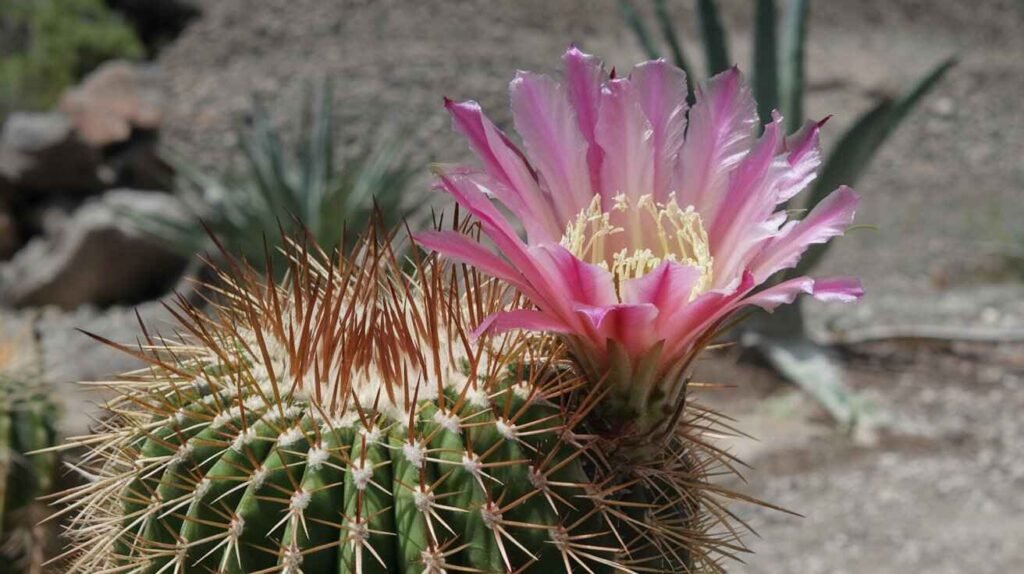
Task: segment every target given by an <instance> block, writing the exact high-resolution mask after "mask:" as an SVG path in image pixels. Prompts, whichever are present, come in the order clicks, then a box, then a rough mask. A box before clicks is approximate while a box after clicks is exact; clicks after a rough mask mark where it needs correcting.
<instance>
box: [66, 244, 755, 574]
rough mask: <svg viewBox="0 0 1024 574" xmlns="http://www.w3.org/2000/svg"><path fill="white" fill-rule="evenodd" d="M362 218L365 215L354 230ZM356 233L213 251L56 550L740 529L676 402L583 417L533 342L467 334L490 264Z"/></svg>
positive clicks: (718, 460)
mask: <svg viewBox="0 0 1024 574" xmlns="http://www.w3.org/2000/svg"><path fill="white" fill-rule="evenodd" d="M370 237H374V235H373V234H372V233H371V235H370ZM386 245H387V244H386V242H385V243H380V242H378V241H377V240H375V239H367V240H364V241H363V242H362V244H361V245H360V246H359V248H358V249H356V252H355V253H356V254H355V255H354V256H353V257H352V258H351V259H342V260H340V261H338V260H332V259H331V258H329V257H327V256H326V255H325V254H323V253H317V252H311V251H312V250H309V249H307V248H306V247H305V246H303V245H299V244H297V243H296V242H294V241H293V242H291V243H290V247H289V250H288V251H289V258H290V261H291V266H290V269H289V272H288V278H287V279H286V280H285V281H284V283H283V284H281V285H277V286H275V285H272V284H267V283H265V282H264V281H263V280H262V279H261V278H260V276H259V274H258V273H256V272H255V271H254V270H252V269H249V268H247V267H246V266H244V265H242V264H233V265H232V272H231V273H226V272H225V273H224V274H223V275H222V279H224V284H223V285H222V286H221V287H219V288H218V291H219V294H220V298H219V300H218V301H217V302H216V303H215V304H214V305H213V311H212V313H211V314H210V315H204V314H203V313H201V312H200V311H199V310H198V309H196V308H193V307H191V306H189V305H188V304H187V303H185V302H184V301H183V302H182V303H181V307H180V310H179V311H178V312H177V315H178V319H179V321H180V325H179V330H181V331H182V333H181V334H180V335H179V336H177V337H176V338H175V340H174V341H171V340H169V339H165V338H161V337H158V336H156V335H154V334H150V333H146V337H145V345H143V347H142V349H141V350H139V351H133V350H131V349H128V348H125V350H127V351H129V352H135V353H136V354H137V355H138V356H140V357H142V358H144V359H145V360H147V361H148V362H149V364H150V367H149V368H147V369H145V370H143V371H139V372H136V373H132V374H129V375H125V376H123V377H122V378H121V379H120V380H119V381H118V382H117V383H116V386H117V387H118V388H120V389H121V391H122V393H123V394H122V396H121V397H119V398H118V399H116V400H114V401H112V402H111V403H110V404H109V405H108V410H109V412H110V414H111V415H112V416H111V417H110V419H109V421H108V422H107V423H105V424H104V428H103V429H101V432H100V433H99V434H97V435H96V436H93V437H82V438H79V439H73V440H72V444H78V445H84V446H87V447H88V448H89V451H90V452H89V453H88V454H87V455H86V456H85V457H84V461H83V465H84V466H83V469H84V470H85V471H86V472H88V473H91V474H93V475H94V477H95V478H94V480H93V481H92V482H90V484H88V485H85V486H83V487H80V488H77V489H74V490H70V491H68V492H66V493H65V494H64V495H63V496H62V497H61V502H62V503H65V504H67V505H68V507H69V512H70V513H71V517H70V520H69V522H70V528H69V534H70V535H71V536H72V538H73V539H74V540H75V541H76V542H75V544H74V545H73V547H72V548H71V549H69V551H68V553H67V558H68V560H69V564H68V570H67V571H68V572H70V573H79V572H96V571H103V572H139V573H143V572H145V573H157V574H159V573H171V572H218V573H220V572H223V573H241V572H247V573H252V572H288V573H296V572H307V573H313V572H316V573H328V574H329V573H342V572H346V573H347V572H358V573H365V574H368V573H371V572H409V573H423V574H437V573H441V572H539V573H547V572H592V573H598V572H687V571H720V568H721V567H720V565H719V560H720V559H721V558H722V557H723V556H726V555H729V554H731V553H733V552H734V551H737V550H741V549H742V545H741V544H740V543H739V542H738V535H739V530H740V528H738V527H736V526H734V525H732V524H729V522H731V521H732V519H731V518H730V515H729V514H728V513H727V512H726V511H725V510H723V507H722V504H723V500H722V499H724V498H729V497H730V496H731V494H730V493H728V492H726V491H724V490H721V489H716V488H714V487H712V486H711V485H709V484H708V478H707V477H708V476H710V475H713V474H714V473H719V474H721V472H722V471H723V470H726V471H727V470H729V469H730V468H731V467H730V465H729V460H728V455H726V454H724V453H722V452H720V451H718V450H716V449H715V448H714V447H713V446H711V445H710V444H709V443H708V442H707V441H705V440H704V438H703V435H704V434H706V433H707V431H708V430H710V429H711V428H712V427H717V426H718V425H717V422H716V419H715V417H714V416H713V415H712V414H710V413H707V412H704V411H701V410H699V408H698V407H696V406H691V407H690V408H689V409H688V411H687V413H686V414H685V416H684V417H683V420H682V421H680V424H679V425H678V429H677V431H676V432H675V433H673V434H672V435H671V436H670V437H669V438H668V439H666V440H665V441H664V442H663V443H661V444H659V445H657V448H650V447H647V448H637V447H638V445H639V444H641V443H642V441H643V438H644V437H635V436H629V435H621V436H620V435H617V434H616V433H614V432H609V431H607V430H606V427H607V425H606V424H604V423H603V422H602V421H600V420H597V419H596V418H595V417H597V414H596V413H597V412H598V410H596V409H595V407H596V406H597V405H599V403H600V401H601V399H602V396H603V391H602V390H601V387H600V385H599V384H595V383H593V382H589V381H586V380H585V379H583V378H581V377H580V376H578V375H577V374H576V371H575V369H574V368H573V367H572V366H571V365H570V364H568V363H567V362H566V361H565V359H564V357H565V356H566V355H565V354H564V353H562V352H561V351H560V350H559V349H557V348H555V345H554V343H553V342H552V341H550V340H546V339H537V338H530V337H527V336H525V335H503V336H501V337H483V338H480V339H476V338H474V337H472V336H471V335H470V331H471V329H472V327H474V326H475V325H477V324H478V323H479V322H480V320H481V319H482V318H483V317H485V316H487V315H489V314H490V313H492V312H494V311H495V310H497V309H498V308H499V307H506V306H508V305H510V304H511V302H513V300H514V297H513V296H512V294H511V293H510V292H509V291H508V288H507V287H504V286H502V285H501V284H499V283H496V282H493V281H488V280H485V279H484V278H483V277H480V276H478V275H477V274H476V272H475V271H473V270H470V269H465V268H462V267H456V268H445V267H442V266H441V264H440V263H438V262H437V261H436V260H435V259H427V260H426V261H420V262H418V263H417V264H416V269H415V271H414V272H413V273H411V274H408V275H407V274H405V273H403V272H402V271H401V269H400V265H399V263H398V262H396V261H395V257H394V255H393V253H392V251H391V250H390V249H389V248H388V247H387V246H386Z"/></svg>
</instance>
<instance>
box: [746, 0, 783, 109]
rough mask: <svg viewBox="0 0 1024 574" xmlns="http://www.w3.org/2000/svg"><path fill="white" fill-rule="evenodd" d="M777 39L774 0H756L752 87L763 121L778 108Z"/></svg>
mask: <svg viewBox="0 0 1024 574" xmlns="http://www.w3.org/2000/svg"><path fill="white" fill-rule="evenodd" d="M776 50H777V48H776V42H775V2H774V0H757V15H756V22H755V24H754V58H753V60H754V70H753V82H752V84H753V90H754V98H755V99H756V100H757V114H758V116H759V117H760V118H761V123H762V124H767V123H768V122H770V121H771V120H772V110H776V109H778V108H779V87H778V82H779V81H778V65H777V61H778V54H777V53H776Z"/></svg>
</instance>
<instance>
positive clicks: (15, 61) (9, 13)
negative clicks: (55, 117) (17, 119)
mask: <svg viewBox="0 0 1024 574" xmlns="http://www.w3.org/2000/svg"><path fill="white" fill-rule="evenodd" d="M142 53H143V51H142V45H141V44H140V43H139V41H138V38H136V37H135V33H134V32H133V31H132V29H131V28H130V27H129V26H128V25H127V24H126V23H125V22H124V21H123V20H122V19H121V18H120V17H119V16H118V15H117V14H116V13H114V12H112V11H111V10H110V9H109V8H108V7H107V6H106V4H104V3H103V0H0V116H2V115H3V114H4V113H6V112H7V111H9V110H12V109H16V108H23V107H24V108H45V107H48V106H50V105H53V104H54V103H55V102H56V101H57V98H58V97H59V96H60V94H61V92H62V91H64V89H65V88H67V87H68V86H70V85H72V84H73V83H75V82H76V81H77V80H79V79H80V78H81V77H82V76H84V75H85V74H87V73H89V72H90V71H92V70H93V69H94V68H96V66H98V65H99V64H101V63H102V62H104V61H105V60H110V59H113V58H138V57H140V56H141V55H142Z"/></svg>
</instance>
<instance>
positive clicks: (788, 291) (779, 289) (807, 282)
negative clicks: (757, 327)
mask: <svg viewBox="0 0 1024 574" xmlns="http://www.w3.org/2000/svg"><path fill="white" fill-rule="evenodd" d="M813 292H814V279H811V278H810V277H797V278H796V279H790V280H789V281H784V282H782V283H779V284H778V285H775V286H773V287H769V288H767V289H765V290H764V291H761V292H760V293H756V294H754V295H751V296H750V297H747V298H746V299H744V300H743V303H744V304H746V305H756V306H758V307H760V308H762V309H764V310H765V311H774V310H775V308H776V307H778V306H779V305H788V304H790V303H792V302H793V301H794V300H795V299H796V298H797V296H798V295H801V294H811V293H813Z"/></svg>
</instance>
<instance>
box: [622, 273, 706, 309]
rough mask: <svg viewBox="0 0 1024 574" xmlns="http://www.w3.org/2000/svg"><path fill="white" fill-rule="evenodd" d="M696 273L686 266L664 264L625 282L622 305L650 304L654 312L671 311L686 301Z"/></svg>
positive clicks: (694, 282)
mask: <svg viewBox="0 0 1024 574" xmlns="http://www.w3.org/2000/svg"><path fill="white" fill-rule="evenodd" d="M699 280H700V270H699V269H697V268H696V267H691V266H689V265H682V264H679V263H675V262H672V261H665V262H663V263H662V264H660V265H658V266H657V267H656V268H654V270H652V271H651V272H650V273H647V274H646V275H644V276H642V277H638V278H636V279H630V280H628V281H625V282H624V283H623V285H622V288H621V291H622V302H623V303H650V304H651V305H654V306H655V307H657V308H658V309H666V310H667V309H673V308H675V307H679V306H682V305H686V304H687V303H688V302H689V301H690V295H691V293H693V288H694V286H696V285H697V282H698V281H699Z"/></svg>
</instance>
